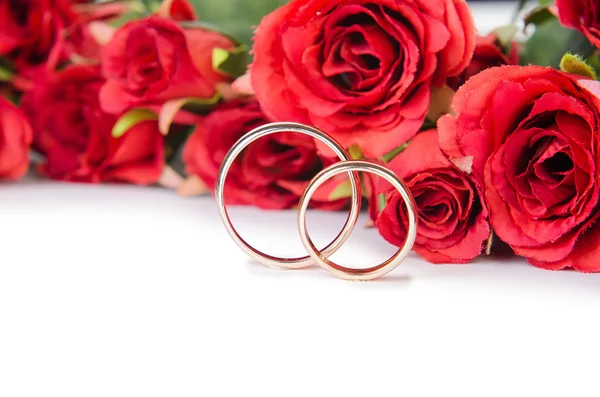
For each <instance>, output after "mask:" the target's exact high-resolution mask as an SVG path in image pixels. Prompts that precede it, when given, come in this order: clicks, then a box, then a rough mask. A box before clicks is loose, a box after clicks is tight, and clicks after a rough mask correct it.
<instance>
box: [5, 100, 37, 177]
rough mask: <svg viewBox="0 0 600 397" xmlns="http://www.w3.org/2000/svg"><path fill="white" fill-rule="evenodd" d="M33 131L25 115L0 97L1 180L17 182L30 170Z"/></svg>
mask: <svg viewBox="0 0 600 397" xmlns="http://www.w3.org/2000/svg"><path fill="white" fill-rule="evenodd" d="M32 135H33V134H32V131H31V126H30V125H29V122H28V121H27V118H26V117H25V115H24V114H23V113H22V112H21V111H20V110H19V109H17V108H16V107H15V106H14V105H13V104H12V103H10V102H8V101H7V100H6V99H4V98H2V97H0V180H4V179H7V180H12V181H14V180H17V179H19V178H21V177H22V176H23V175H25V173H26V172H27V169H28V168H29V147H30V146H31V140H32Z"/></svg>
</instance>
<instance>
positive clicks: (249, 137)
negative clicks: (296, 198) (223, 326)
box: [215, 123, 418, 281]
mask: <svg viewBox="0 0 600 397" xmlns="http://www.w3.org/2000/svg"><path fill="white" fill-rule="evenodd" d="M279 132H296V133H300V134H305V135H308V136H310V137H313V138H315V139H318V140H320V141H321V142H323V143H325V144H326V145H327V146H329V147H330V148H331V149H332V150H333V152H334V153H335V154H336V155H337V156H338V157H339V158H340V160H341V161H340V162H338V163H335V164H333V165H331V166H329V167H328V168H325V169H324V170H323V171H321V172H320V173H319V174H317V175H316V176H315V177H314V178H313V180H312V181H311V182H310V183H309V184H308V186H307V187H306V190H305V191H304V194H303V195H302V197H301V198H300V203H299V206H298V208H299V210H298V229H299V232H300V239H301V240H302V244H303V245H304V247H305V248H306V251H307V252H308V254H309V255H308V256H304V257H301V258H279V257H275V256H271V255H268V254H265V253H263V252H262V251H259V250H257V249H256V248H254V247H252V246H251V245H250V244H248V243H247V242H246V241H245V240H244V239H243V238H242V237H241V236H240V235H239V233H238V232H237V231H236V230H235V228H234V227H233V224H232V223H231V220H230V218H229V215H228V213H227V209H226V207H225V197H224V194H225V179H226V178H227V173H228V172H229V169H230V168H231V165H232V164H233V162H234V161H235V159H236V158H237V156H238V155H239V154H240V153H241V152H242V151H243V150H244V149H245V148H246V147H247V146H248V145H250V144H251V143H252V142H254V141H256V140H258V139H260V138H262V137H265V136H267V135H271V134H275V133H279ZM358 172H367V173H371V174H374V175H377V176H379V177H381V178H384V179H386V180H387V181H388V182H390V183H391V184H392V186H393V187H394V188H396V189H397V190H398V191H399V192H400V195H401V196H402V198H403V199H404V203H405V205H406V209H407V213H408V228H407V231H408V232H407V237H406V240H405V242H404V245H403V246H402V247H401V248H400V249H399V250H398V251H397V252H396V253H395V254H394V255H393V256H392V257H391V258H390V259H388V260H387V261H385V262H383V263H381V264H380V265H377V266H374V267H370V268H366V269H352V268H347V267H344V266H340V265H338V264H336V263H333V262H332V261H330V260H329V259H328V258H329V257H330V256H331V255H333V254H334V253H335V252H336V251H338V250H339V249H340V248H341V246H342V245H343V244H344V243H345V242H346V240H347V239H348V238H349V237H350V234H351V233H352V230H353V229H354V227H355V226H356V222H357V221H358V217H359V215H360V209H361V201H362V193H361V184H360V179H359V176H358ZM342 173H348V176H349V177H350V183H351V185H352V200H351V207H350V214H349V216H348V219H347V220H346V223H345V224H344V227H343V228H342V230H341V231H340V233H339V234H338V235H337V236H336V238H335V239H334V240H333V241H332V242H331V243H330V244H329V245H328V246H327V247H326V248H324V249H323V250H322V251H319V250H318V249H317V248H316V247H315V245H314V243H313V242H312V240H311V238H310V236H309V235H308V230H307V226H306V212H307V209H308V204H309V202H310V199H311V197H312V196H313V194H314V193H315V191H316V190H317V189H318V188H319V187H320V186H321V185H322V184H323V183H324V182H325V181H327V180H328V179H329V178H331V177H333V176H336V175H339V174H342ZM215 196H216V200H217V206H218V210H219V214H220V216H221V219H222V220H223V224H224V225H225V228H226V229H227V231H228V232H229V235H230V236H231V237H232V238H233V240H234V241H235V242H236V243H237V245H238V246H239V247H240V248H241V249H242V250H243V251H244V252H246V253H247V254H248V255H249V256H250V257H251V258H253V259H254V260H256V261H258V262H260V263H262V264H264V265H267V266H269V267H274V268H279V269H302V268H306V267H309V266H311V265H314V264H315V263H316V264H318V265H319V266H321V267H323V268H324V269H326V270H328V271H329V272H331V273H332V274H334V275H336V276H338V277H340V278H342V279H345V280H355V281H367V280H373V279H376V278H378V277H382V276H384V275H386V274H388V273H389V272H391V271H392V270H394V269H395V268H396V267H397V266H398V265H399V264H400V263H401V262H402V261H403V260H404V258H406V256H407V255H408V253H409V252H410V251H411V250H412V247H413V245H414V242H415V238H416V236H417V219H418V218H417V212H416V205H415V201H414V199H413V196H412V194H411V193H410V191H409V190H408V189H407V188H406V186H405V185H404V183H403V182H402V180H401V179H400V178H398V176H396V174H394V172H392V171H391V170H389V169H388V168H386V167H384V166H382V165H379V164H376V163H374V162H371V161H364V160H352V159H351V157H350V154H349V153H348V152H347V151H346V149H344V147H343V146H342V145H340V144H339V143H338V142H337V141H336V140H335V139H333V138H331V137H330V136H329V135H327V134H325V133H324V132H322V131H320V130H318V129H316V128H312V127H309V126H306V125H303V124H297V123H272V124H267V125H264V126H262V127H259V128H256V129H254V130H252V131H250V132H249V133H248V134H246V135H244V136H243V137H242V138H241V139H240V140H239V141H238V142H237V143H236V144H235V145H233V147H232V148H231V150H230V151H229V153H227V155H226V156H225V160H224V161H223V164H222V165H221V169H220V171H219V175H218V178H217V184H216V191H215Z"/></svg>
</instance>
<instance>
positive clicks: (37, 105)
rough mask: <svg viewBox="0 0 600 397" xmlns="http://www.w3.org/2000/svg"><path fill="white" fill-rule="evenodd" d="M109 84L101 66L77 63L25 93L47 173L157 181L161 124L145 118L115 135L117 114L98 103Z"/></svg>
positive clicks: (98, 179) (161, 155)
mask: <svg viewBox="0 0 600 397" xmlns="http://www.w3.org/2000/svg"><path fill="white" fill-rule="evenodd" d="M103 84H104V79H103V77H102V75H101V74H100V72H99V70H98V69H97V68H95V67H90V66H71V67H68V68H67V69H64V70H63V71H60V72H57V73H52V74H50V73H49V74H47V75H45V76H42V77H41V78H40V79H39V80H38V81H36V84H35V88H34V89H33V90H32V91H29V92H27V93H25V95H24V96H23V104H22V106H23V109H24V110H25V111H26V113H27V114H28V116H29V118H30V119H31V121H32V125H33V126H34V131H35V135H34V148H35V149H36V150H38V151H40V152H41V153H42V154H45V155H46V157H47V159H46V162H45V164H43V165H42V166H41V172H42V173H43V174H46V175H48V176H49V177H51V178H54V179H60V180H66V181H74V182H96V183H97V182H102V181H125V182H131V183H136V184H151V183H155V182H157V180H158V179H159V177H160V175H161V173H162V170H163V167H164V143H163V137H162V135H161V134H160V132H159V131H158V125H157V122H154V121H147V122H143V123H141V124H138V125H136V126H135V127H133V128H132V129H131V130H129V131H127V133H126V134H125V135H124V136H123V137H121V138H113V137H112V135H111V131H112V128H113V125H114V123H115V121H116V119H117V118H116V117H115V116H113V115H109V114H107V113H105V112H103V111H102V109H101V108H100V103H99V102H98V92H99V91H100V87H102V85H103Z"/></svg>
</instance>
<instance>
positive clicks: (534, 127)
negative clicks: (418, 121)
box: [438, 66, 600, 272]
mask: <svg viewBox="0 0 600 397" xmlns="http://www.w3.org/2000/svg"><path fill="white" fill-rule="evenodd" d="M598 93H600V83H598V82H595V81H591V80H582V77H580V76H575V75H570V74H567V73H563V72H559V71H556V70H554V69H551V68H544V67H539V66H528V67H519V66H504V67H500V68H492V69H488V70H485V71H483V72H482V73H480V74H478V75H477V76H474V77H472V78H471V79H470V80H469V81H468V82H467V83H466V84H465V85H464V86H462V87H461V88H460V89H459V90H458V93H457V94H456V97H455V98H454V103H453V107H454V109H455V112H456V116H454V115H447V116H444V117H443V118H441V119H440V121H439V123H438V127H439V132H440V142H441V146H442V149H443V150H444V151H445V152H446V153H447V154H448V155H449V156H450V157H451V158H453V159H454V161H455V162H456V163H458V164H459V165H460V166H461V168H463V169H466V170H468V168H472V172H473V174H475V175H476V176H480V177H484V178H485V179H484V185H485V195H486V200H487V203H488V208H489V210H490V219H491V223H492V226H493V228H494V231H495V232H496V234H497V235H498V237H500V238H501V239H502V240H504V241H505V242H506V243H508V244H509V245H510V246H511V247H512V248H513V249H514V251H515V252H516V253H517V254H519V255H522V256H525V257H527V258H528V259H529V260H530V262H531V263H533V264H534V265H536V266H539V267H543V268H548V269H563V268H567V267H572V268H575V269H577V270H580V271H586V272H592V271H600V227H599V226H600V225H599V224H598V223H597V222H596V220H597V219H598V217H599V216H600V212H599V209H600V208H599V205H598V197H599V187H598V182H599V181H598V178H599V173H598V171H599V168H598V167H599V164H600V161H599V158H598V156H599V153H600V150H599V149H600V148H599V146H598V131H599V127H600V124H599V121H600V119H599V109H600V100H599V99H598V97H597V94H598ZM471 165H472V167H469V166H471Z"/></svg>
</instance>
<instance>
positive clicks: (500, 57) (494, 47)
mask: <svg viewBox="0 0 600 397" xmlns="http://www.w3.org/2000/svg"><path fill="white" fill-rule="evenodd" d="M518 64H519V49H518V48H517V43H515V42H514V41H512V42H511V43H510V47H509V48H504V46H503V45H502V43H500V42H499V41H498V36H497V35H496V34H495V33H491V34H489V35H487V36H477V45H476V46H475V51H474V52H473V59H472V60H471V63H470V64H469V66H467V68H466V69H465V70H464V71H463V72H462V73H461V74H460V75H458V76H454V77H450V78H449V79H448V81H447V82H446V83H447V84H448V86H450V88H452V89H453V90H454V91H456V90H458V88H459V87H460V86H461V85H463V84H464V83H465V82H466V81H467V80H469V79H470V78H471V77H473V76H475V75H476V74H477V73H479V72H481V71H483V70H485V69H489V68H491V67H494V66H503V65H518Z"/></svg>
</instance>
